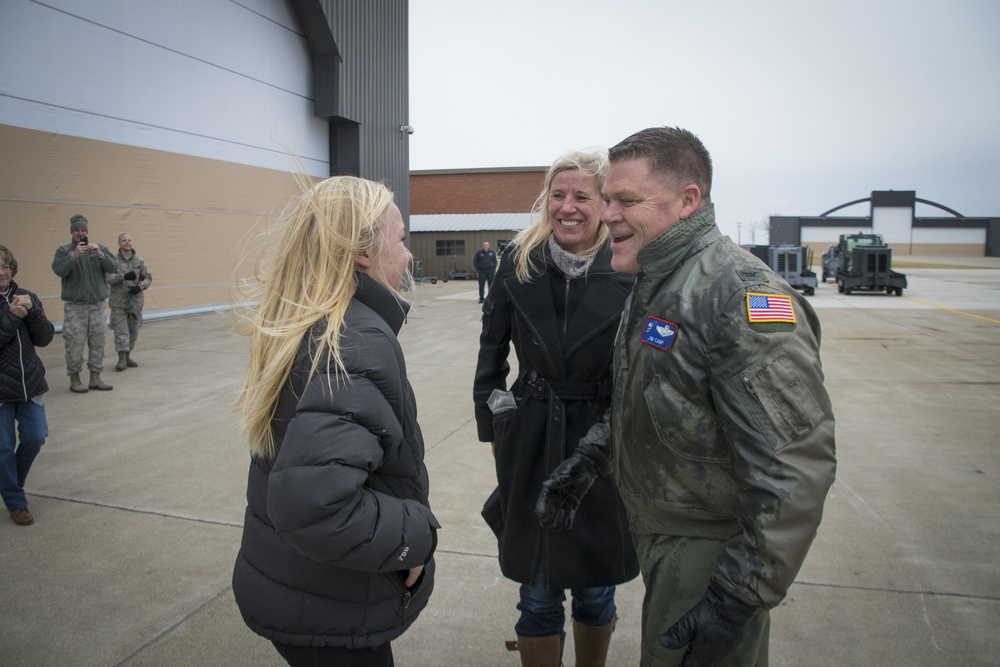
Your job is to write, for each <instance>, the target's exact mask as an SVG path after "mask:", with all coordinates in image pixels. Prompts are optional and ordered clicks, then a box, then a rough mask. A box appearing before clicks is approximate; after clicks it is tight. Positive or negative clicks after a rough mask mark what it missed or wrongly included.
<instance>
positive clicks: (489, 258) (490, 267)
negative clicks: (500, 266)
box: [472, 241, 497, 303]
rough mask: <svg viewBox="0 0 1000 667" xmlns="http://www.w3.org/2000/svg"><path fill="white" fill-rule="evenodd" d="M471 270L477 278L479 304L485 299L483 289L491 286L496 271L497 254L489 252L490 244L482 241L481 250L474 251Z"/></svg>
mask: <svg viewBox="0 0 1000 667" xmlns="http://www.w3.org/2000/svg"><path fill="white" fill-rule="evenodd" d="M472 268H474V269H475V270H476V277H477V278H479V303H482V302H483V300H484V299H485V298H486V297H485V294H486V292H485V290H484V287H492V286H493V276H494V274H495V273H496V270H497V254H496V253H495V252H493V251H492V250H490V242H489V241H483V249H482V250H477V251H476V256H475V257H474V258H473V259H472Z"/></svg>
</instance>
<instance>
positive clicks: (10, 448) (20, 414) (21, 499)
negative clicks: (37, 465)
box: [0, 401, 49, 512]
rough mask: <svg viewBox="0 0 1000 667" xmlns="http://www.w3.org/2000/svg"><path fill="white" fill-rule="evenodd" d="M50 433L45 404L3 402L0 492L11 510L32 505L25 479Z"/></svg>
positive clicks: (1, 411) (1, 414)
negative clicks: (27, 494) (26, 494)
mask: <svg viewBox="0 0 1000 667" xmlns="http://www.w3.org/2000/svg"><path fill="white" fill-rule="evenodd" d="M15 421H16V422H17V433H16V436H17V437H19V438H20V440H21V444H20V445H19V446H18V444H17V437H15V432H14V422H15ZM48 435H49V424H48V422H47V421H45V406H44V405H38V404H37V403H35V402H34V401H27V402H25V403H0V495H3V504H4V505H6V506H7V510H8V511H11V512H12V511H14V510H16V509H21V508H22V507H27V506H28V499H27V498H25V496H24V480H25V479H27V477H28V471H29V470H30V469H31V464H32V462H34V460H35V457H36V456H38V450H40V449H41V448H42V445H43V444H45V438H47V437H48Z"/></svg>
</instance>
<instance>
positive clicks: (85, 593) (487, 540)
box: [0, 258, 1000, 667]
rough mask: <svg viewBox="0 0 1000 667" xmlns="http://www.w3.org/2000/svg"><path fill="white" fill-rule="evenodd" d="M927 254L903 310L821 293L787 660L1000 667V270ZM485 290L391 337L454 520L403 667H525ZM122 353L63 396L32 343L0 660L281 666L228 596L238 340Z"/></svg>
mask: <svg viewBox="0 0 1000 667" xmlns="http://www.w3.org/2000/svg"><path fill="white" fill-rule="evenodd" d="M906 259H907V260H909V259H910V258H906ZM913 259H914V261H916V259H917V258H913ZM923 259H924V258H920V260H921V261H922V260H923ZM900 260H902V258H900ZM897 263H898V264H902V261H900V262H897ZM928 263H931V264H934V265H935V266H937V267H938V268H912V269H907V268H903V267H902V266H900V267H898V268H899V270H902V271H904V272H905V273H907V276H908V278H909V288H908V289H907V290H906V292H905V293H904V295H903V296H902V297H895V296H885V295H870V296H868V295H851V296H844V295H841V294H838V293H837V289H836V286H834V285H833V284H831V283H827V284H824V285H821V286H820V287H819V289H818V290H817V292H816V295H815V296H813V297H810V301H811V302H812V304H813V305H814V307H815V308H816V309H817V311H818V312H819V315H820V318H821V320H822V324H823V348H822V351H823V365H824V369H825V372H826V384H827V387H828V388H829V391H830V394H831V396H832V398H833V402H834V407H835V411H836V414H837V421H838V423H837V449H838V474H837V481H836V483H835V484H834V486H833V488H832V490H831V492H830V495H829V498H828V500H827V503H826V512H825V517H824V520H823V523H822V525H821V526H820V529H819V534H818V536H817V538H816V541H815V543H814V544H813V547H812V550H811V552H810V554H809V557H808V558H807V560H806V562H805V565H804V567H803V568H802V570H801V572H800V573H799V576H798V578H797V580H796V582H795V583H794V584H793V585H792V587H791V589H790V590H789V593H788V596H787V598H786V599H785V601H784V602H783V603H782V604H781V605H780V606H779V607H777V608H776V609H775V610H774V611H773V612H772V631H771V664H772V665H774V666H778V667H786V666H787V667H791V666H799V665H809V666H813V667H824V666H830V667H834V666H842V665H878V666H881V667H903V666H906V667H923V666H927V667H930V666H934V667H940V666H941V665H956V666H959V665H960V666H963V667H969V666H977V665H983V666H986V665H996V664H1000V632H998V628H1000V484H998V476H1000V447H998V445H1000V439H998V436H997V433H1000V384H998V383H1000V260H996V258H986V259H982V258H980V259H979V260H974V261H970V260H968V258H962V259H961V260H960V261H959V260H953V259H952V258H940V260H939V261H937V262H928ZM923 266H924V264H921V267H923ZM26 287H28V288H30V287H31V286H30V285H27V286H26ZM476 289H477V286H476V284H475V283H474V282H471V281H451V282H448V283H440V282H439V283H438V284H436V285H430V284H423V285H420V286H419V287H418V289H417V291H416V293H415V295H414V296H413V302H414V308H413V310H412V311H411V315H410V317H409V321H408V323H407V324H406V326H404V328H403V331H402V333H401V336H400V339H401V341H402V344H403V347H404V349H405V353H406V359H407V365H408V370H409V374H410V379H411V381H412V383H413V386H414V388H415V390H416V393H417V397H418V401H419V410H420V416H419V420H420V423H421V426H422V428H423V432H424V438H425V443H426V447H427V458H426V461H427V466H428V469H429V471H430V480H431V501H432V505H433V508H434V511H435V513H436V515H437V517H438V519H439V520H440V521H441V524H442V525H443V526H444V527H443V529H442V530H441V531H440V534H439V538H440V539H439V548H438V551H437V556H436V557H437V562H438V579H437V587H436V590H435V593H434V595H433V597H432V598H431V602H430V605H429V606H428V608H427V609H426V610H425V611H424V613H423V614H422V616H421V617H420V618H419V619H418V621H417V622H416V623H415V624H414V625H413V627H412V628H411V629H410V630H409V631H408V632H407V633H406V634H405V635H404V636H403V637H402V638H400V639H399V640H397V641H396V642H394V643H393V647H394V653H395V655H396V664H397V665H399V666H400V667H434V666H439V665H445V666H453V665H454V666H484V667H492V666H496V667H515V666H516V665H519V661H518V657H517V654H516V653H509V652H507V651H506V650H505V648H504V640H505V639H512V638H513V636H514V632H513V624H514V621H515V617H516V611H515V609H514V605H515V603H516V601H517V585H516V584H514V583H513V582H510V581H508V580H506V579H504V578H503V577H502V576H501V575H500V571H499V568H498V566H497V562H496V542H495V540H494V538H493V535H492V533H491V532H490V531H489V529H488V528H487V527H486V524H485V523H484V522H483V520H482V519H481V517H480V516H479V511H480V508H481V507H482V503H483V501H484V500H485V499H486V497H487V496H488V495H489V493H490V491H491V490H492V488H493V486H494V485H495V483H496V479H495V473H494V471H493V467H492V465H493V464H492V459H491V457H490V454H489V446H488V445H486V444H481V443H479V442H477V439H476V428H475V422H474V420H473V414H472V401H471V385H472V376H473V371H474V368H475V363H476V354H477V349H478V334H479V326H480V323H479V306H478V305H477V294H476ZM113 350H114V346H113V342H112V338H111V336H110V335H109V336H108V343H107V347H106V351H107V358H106V361H105V371H104V375H103V377H104V379H105V381H107V382H109V383H111V384H113V385H114V390H113V391H110V392H98V391H90V392H89V393H88V394H85V395H77V394H72V393H70V391H69V383H68V380H67V377H66V374H65V362H64V359H63V353H64V348H63V341H62V337H61V336H59V335H57V336H56V338H55V340H54V341H53V342H52V344H51V345H50V346H49V347H48V348H46V349H44V350H42V351H41V353H42V356H43V359H44V361H45V363H46V366H47V369H48V381H49V385H50V387H51V389H50V391H49V393H48V394H47V395H46V399H45V400H46V409H47V412H48V419H49V431H50V435H49V438H48V441H47V442H46V444H45V446H44V447H43V448H42V451H41V453H40V455H39V457H38V459H37V460H36V462H35V465H34V468H33V469H32V471H31V475H30V476H29V478H28V482H27V492H28V500H29V503H30V507H31V510H32V512H33V514H34V516H35V519H36V522H35V524H34V525H33V526H30V527H19V526H16V525H14V523H13V522H12V521H10V520H9V518H6V517H4V518H3V519H2V520H0V545H2V546H0V665H4V666H15V665H16V666H30V667H37V666H50V665H51V666H65V665H74V666H90V665H98V666H104V665H130V666H132V665H135V666H138V665H171V666H172V665H223V666H226V665H233V666H236V665H240V666H243V665H281V664H284V663H283V662H282V661H281V659H280V658H279V657H278V655H277V653H276V652H275V651H274V650H273V648H272V647H271V645H270V643H269V642H267V641H265V640H264V639H262V638H260V637H258V636H257V635H255V634H254V633H252V632H251V631H250V630H248V629H247V628H246V626H245V625H244V624H243V622H242V619H241V618H240V615H239V612H238V610H237V608H236V605H235V603H234V601H233V595H232V590H231V588H230V576H231V572H232V565H233V561H234V559H235V556H236V552H237V549H238V547H239V542H240V535H241V525H242V516H243V511H244V507H245V497H244V494H245V476H246V471H247V464H248V460H249V455H248V453H247V449H246V446H245V443H244V441H243V438H242V437H241V435H240V433H239V432H238V430H237V428H236V425H235V424H236V416H235V413H234V411H233V409H232V403H233V400H234V398H235V395H236V392H237V390H238V389H239V387H240V384H241V381H242V375H243V371H244V366H245V363H246V356H247V344H246V340H245V339H243V338H241V337H239V336H238V335H236V334H235V333H234V332H233V331H232V327H231V321H230V320H229V317H228V315H227V314H225V313H213V314H206V315H197V316H191V317H185V318H177V319H167V320H156V321H149V322H147V323H146V325H145V326H144V327H143V328H142V331H141V334H140V338H139V343H138V346H137V349H136V351H135V353H134V355H133V356H134V357H135V358H136V360H137V361H138V362H139V364H140V366H139V368H135V369H128V370H127V371H125V372H115V370H114V363H115V358H114V357H113ZM642 595H643V587H642V583H641V581H640V580H636V581H633V582H630V583H629V584H627V585H624V586H621V587H620V588H619V592H618V596H617V602H618V607H619V616H620V622H619V625H618V630H617V632H616V633H615V635H614V638H613V641H612V648H611V654H610V657H609V662H608V664H609V665H613V666H617V665H636V664H638V656H639V649H638V645H639V620H640V612H641V602H642ZM565 664H566V665H572V664H574V659H573V649H572V635H571V634H570V636H569V637H568V638H567V644H566V656H565Z"/></svg>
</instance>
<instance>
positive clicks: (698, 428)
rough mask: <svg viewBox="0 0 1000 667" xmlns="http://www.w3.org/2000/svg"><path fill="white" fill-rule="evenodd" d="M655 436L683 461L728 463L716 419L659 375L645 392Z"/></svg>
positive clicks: (654, 377)
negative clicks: (718, 435)
mask: <svg viewBox="0 0 1000 667" xmlns="http://www.w3.org/2000/svg"><path fill="white" fill-rule="evenodd" d="M643 396H644V397H645V399H646V409H647V410H648V411H649V415H650V419H651V420H652V422H653V427H654V428H655V429H656V436H657V438H658V439H659V440H660V442H662V443H663V444H664V445H666V446H667V447H669V448H670V449H671V451H673V452H674V453H675V454H677V455H678V456H680V457H681V458H684V459H687V460H689V461H701V462H703V463H724V462H726V461H728V460H729V450H728V448H727V446H726V442H725V439H723V438H719V437H716V436H717V434H718V428H717V421H716V419H715V417H714V416H713V415H712V414H711V413H709V412H708V411H707V410H706V409H705V408H703V407H701V406H699V405H697V404H695V403H694V402H692V401H691V400H690V399H688V398H687V397H686V396H684V395H683V394H682V393H681V392H679V391H677V389H675V388H674V387H673V385H671V384H670V383H669V382H667V381H666V380H664V379H663V378H662V377H660V376H659V375H658V374H657V375H654V376H653V379H652V380H651V381H650V383H649V384H648V385H647V386H646V390H645V391H644V392H643Z"/></svg>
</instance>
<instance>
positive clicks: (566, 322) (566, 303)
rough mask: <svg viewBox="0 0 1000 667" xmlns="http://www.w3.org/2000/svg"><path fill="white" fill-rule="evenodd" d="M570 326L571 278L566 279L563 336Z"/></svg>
mask: <svg viewBox="0 0 1000 667" xmlns="http://www.w3.org/2000/svg"><path fill="white" fill-rule="evenodd" d="M568 326H569V278H567V279H566V293H565V294H564V295H563V335H564V336H565V335H566V328H567V327H568Z"/></svg>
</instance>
